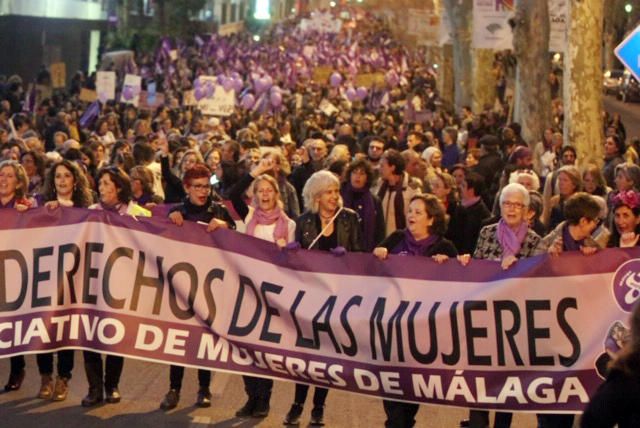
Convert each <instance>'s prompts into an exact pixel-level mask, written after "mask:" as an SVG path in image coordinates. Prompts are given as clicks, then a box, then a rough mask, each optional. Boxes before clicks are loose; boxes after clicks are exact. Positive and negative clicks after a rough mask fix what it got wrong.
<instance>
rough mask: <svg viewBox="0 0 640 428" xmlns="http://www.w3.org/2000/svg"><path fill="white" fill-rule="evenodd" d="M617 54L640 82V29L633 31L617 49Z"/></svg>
mask: <svg viewBox="0 0 640 428" xmlns="http://www.w3.org/2000/svg"><path fill="white" fill-rule="evenodd" d="M615 54H616V56H617V57H618V59H619V60H620V62H622V64H624V66H625V67H627V70H629V71H630V72H631V74H633V77H635V78H636V80H638V81H639V82H640V27H638V28H636V29H635V30H633V33H631V34H629V36H627V38H626V39H624V40H623V41H622V43H620V44H619V45H618V47H616V49H615Z"/></svg>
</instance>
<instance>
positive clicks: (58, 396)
mask: <svg viewBox="0 0 640 428" xmlns="http://www.w3.org/2000/svg"><path fill="white" fill-rule="evenodd" d="M67 394H69V378H67V377H61V376H58V377H57V378H56V384H55V386H54V387H53V401H64V400H66V399H67Z"/></svg>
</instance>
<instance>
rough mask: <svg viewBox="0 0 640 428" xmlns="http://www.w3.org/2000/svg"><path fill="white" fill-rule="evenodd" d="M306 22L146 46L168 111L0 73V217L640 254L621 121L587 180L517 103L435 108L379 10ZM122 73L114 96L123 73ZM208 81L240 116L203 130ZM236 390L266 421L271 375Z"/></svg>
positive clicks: (514, 255) (59, 396)
mask: <svg viewBox="0 0 640 428" xmlns="http://www.w3.org/2000/svg"><path fill="white" fill-rule="evenodd" d="M299 24H300V23H299V21H297V20H292V21H286V22H284V23H280V24H277V25H274V26H273V27H272V28H270V29H269V30H268V31H267V32H266V33H265V34H264V35H263V37H262V39H261V41H260V42H256V41H254V39H252V38H251V35H250V34H248V33H238V34H235V35H231V36H227V37H219V36H196V37H194V38H193V40H171V39H169V38H164V39H162V40H161V42H160V43H159V48H158V50H157V51H156V52H153V53H149V52H138V53H137V55H136V61H135V63H130V64H127V70H126V71H127V72H132V73H138V74H140V75H141V76H142V77H143V88H145V89H147V87H148V85H150V84H151V83H152V82H153V83H154V84H156V85H157V91H158V92H162V93H164V99H165V104H163V105H161V106H158V107H157V108H154V109H153V110H145V109H141V108H136V107H134V106H132V105H131V104H123V103H116V102H115V101H108V102H106V103H100V104H96V103H93V104H89V103H83V102H81V101H80V100H79V94H80V91H81V89H83V88H84V89H89V90H91V89H95V75H93V76H88V77H87V76H85V75H84V74H83V73H78V74H77V75H76V76H74V78H73V80H72V82H71V86H70V88H69V89H68V90H65V91H57V92H54V93H53V95H52V96H51V97H50V98H46V99H41V100H34V99H33V97H32V96H31V95H32V94H29V93H26V92H25V91H24V87H25V85H24V83H23V82H22V80H21V79H20V78H19V77H17V76H12V77H10V78H9V79H5V80H4V85H3V87H2V88H0V99H1V101H0V157H1V159H2V160H1V162H0V209H16V210H18V211H21V212H22V211H26V210H29V209H32V208H35V207H38V206H45V207H47V209H51V210H55V209H59V207H60V206H62V207H80V208H88V209H102V210H109V211H115V212H118V213H121V214H124V215H134V216H150V215H152V214H153V213H155V214H156V215H157V214H158V213H164V214H161V215H168V217H169V219H170V220H171V222H172V223H174V224H175V225H176V227H180V226H182V225H183V224H184V222H185V221H199V222H205V223H207V224H208V227H207V230H208V231H210V232H213V231H215V230H216V229H218V228H220V227H223V228H229V229H237V230H238V232H239V233H246V234H249V235H252V236H255V237H258V238H261V239H265V240H267V241H270V242H273V243H274V244H275V245H277V246H278V247H281V248H285V247H288V246H291V245H299V246H300V247H302V248H303V249H312V250H320V251H329V252H332V253H334V254H336V255H340V254H344V253H346V252H369V253H372V254H373V255H374V256H375V257H377V258H379V259H380V260H385V259H386V258H387V257H388V256H389V255H390V254H391V255H407V256H424V257H430V258H432V259H434V260H435V261H436V262H438V263H442V262H444V261H446V260H447V259H449V258H453V259H458V261H459V262H460V263H462V264H463V265H466V264H468V263H470V262H471V259H472V258H475V259H487V260H495V261H498V262H500V263H501V266H502V268H503V269H509V268H510V267H511V266H513V265H514V264H515V263H517V262H518V260H519V259H522V258H526V257H531V256H534V255H537V254H541V253H545V252H548V253H550V254H552V255H554V256H558V255H560V254H561V253H562V252H563V251H581V252H582V253H583V254H585V256H588V255H590V254H593V253H594V252H595V251H597V250H598V249H601V248H606V247H632V246H637V245H638V244H639V242H638V241H639V239H638V238H639V236H640V235H639V229H638V225H639V224H640V193H639V191H640V166H638V162H639V158H638V142H637V141H632V142H630V141H629V140H628V138H627V135H626V131H625V129H624V126H623V125H622V123H621V121H620V117H619V116H618V115H613V116H612V117H611V118H609V117H608V116H607V117H606V120H605V123H606V129H605V134H606V140H605V141H604V142H603V146H604V153H605V157H604V159H603V165H604V166H603V167H599V166H598V165H581V166H578V165H576V149H575V148H574V147H573V146H571V145H563V136H562V132H561V126H559V127H553V128H549V129H547V130H546V131H545V132H544V134H543V135H541V136H540V139H539V141H524V139H523V138H522V136H521V129H520V125H519V124H518V123H510V122H509V121H508V117H507V114H508V109H499V110H494V109H493V107H492V108H488V109H486V110H484V111H478V112H473V111H472V110H471V108H464V109H463V110H462V111H461V112H459V113H458V112H453V111H450V110H447V109H445V108H443V107H442V106H443V104H442V103H441V102H440V101H439V99H438V94H437V89H436V83H437V82H436V73H435V71H434V69H433V68H432V67H431V65H430V64H428V63H426V62H425V52H424V51H421V50H416V51H412V50H409V49H407V48H406V47H404V46H402V45H401V44H400V43H398V42H397V41H395V40H394V39H393V38H392V37H391V35H390V33H389V31H388V30H387V29H386V28H385V27H384V25H383V23H382V21H380V20H378V19H376V18H374V17H373V16H370V15H367V16H364V17H362V16H360V17H357V18H354V19H353V20H350V21H346V22H345V25H344V27H343V29H342V30H341V31H340V32H338V33H336V34H333V33H318V32H316V31H311V32H309V31H303V30H302V29H301V28H300V25H299ZM309 47H312V49H310V48H309ZM169 52H177V55H173V54H171V55H170V54H169ZM326 66H330V67H332V68H333V70H334V72H333V73H332V74H331V76H325V79H326V80H324V81H322V80H320V81H316V80H314V69H315V68H317V67H326ZM117 71H118V75H119V83H120V85H121V84H122V80H123V78H124V71H123V70H117ZM363 73H365V74H367V73H368V74H371V73H373V74H376V73H378V74H381V75H383V76H384V79H383V80H384V82H378V83H375V84H373V85H372V86H370V87H358V88H355V86H356V85H355V82H356V80H357V76H358V75H360V74H363ZM200 75H218V76H220V81H221V82H225V83H228V84H229V85H230V86H233V85H237V89H238V91H237V99H238V106H237V108H236V109H235V110H234V112H233V113H232V114H231V115H229V116H226V117H207V116H204V115H202V114H201V113H200V112H199V111H198V109H197V108H196V107H194V106H193V105H185V104H186V98H187V97H186V93H187V92H188V91H191V90H193V89H194V85H195V80H196V78H197V77H198V76H200ZM48 79H49V76H48V73H47V72H46V70H43V71H42V72H41V73H40V74H39V75H38V83H40V84H42V85H47V84H48V82H49V81H48ZM225 79H226V80H225ZM229 82H231V83H229ZM238 82H239V83H238ZM273 93H278V94H280V97H278V96H269V94H273ZM249 95H251V97H249ZM498 105H499V103H498ZM96 106H97V109H96ZM327 106H330V108H326V107H327ZM556 119H557V120H560V121H561V119H562V118H561V115H560V116H558V117H557V118H556ZM163 208H166V209H164V210H163ZM637 328H638V316H637V315H636V317H635V318H634V323H633V324H632V332H631V336H632V337H633V338H634V339H633V340H631V344H632V346H633V348H632V349H631V350H629V351H628V352H626V353H625V354H624V355H623V356H621V357H620V358H619V359H614V360H613V363H612V367H613V372H612V373H613V374H612V378H611V379H610V380H608V381H607V383H606V386H605V390H604V391H601V392H599V394H600V395H599V397H602V396H604V398H601V399H600V401H597V402H596V404H595V406H598V407H597V409H596V410H590V411H588V412H587V414H586V415H587V417H585V418H583V424H584V426H605V425H597V424H596V425H594V424H593V423H592V422H590V420H592V419H590V418H592V417H596V416H597V417H602V415H603V414H605V413H606V406H605V405H604V404H603V402H604V401H602V400H606V399H607V396H606V394H609V395H615V394H617V391H616V390H615V389H612V388H614V387H613V386H612V385H620V384H623V385H627V387H629V388H630V390H633V391H637V389H638V377H637V376H638V374H637V372H638V367H639V365H638V364H640V361H639V360H638V350H637V348H638V346H637V343H636V342H637V338H638V336H637V332H636V330H637ZM56 354H57V366H56V370H57V376H56V377H55V378H54V366H53V361H54V355H53V354H52V353H45V354H38V358H37V364H38V370H39V372H40V374H41V376H42V384H41V388H40V390H39V392H38V397H40V398H42V399H53V400H64V399H65V398H66V396H67V392H68V382H69V381H70V379H71V376H72V371H73V368H74V352H73V351H69V350H65V351H59V352H57V353H56ZM83 354H84V368H85V372H86V377H87V381H88V384H89V389H88V394H87V396H86V397H85V398H84V399H83V400H82V405H83V406H87V407H89V406H93V405H96V404H98V403H100V402H102V401H103V400H106V401H107V402H109V403H117V402H119V401H120V399H121V396H120V392H119V389H118V383H119V378H120V374H121V372H122V368H123V363H124V360H123V358H121V357H116V356H111V355H109V356H107V357H106V359H105V361H104V364H103V360H102V357H101V355H100V354H99V353H96V352H89V351H85V352H83ZM183 374H184V368H183V367H181V366H177V365H172V366H171V367H170V373H169V391H168V392H167V394H166V395H165V397H164V399H163V400H162V402H161V404H160V406H161V408H162V409H165V410H169V409H172V408H175V407H176V406H177V405H178V403H179V400H180V390H181V385H182V378H183ZM24 377H25V360H24V358H23V357H22V356H16V357H12V358H11V371H10V376H9V380H8V382H7V384H6V385H5V390H6V391H12V390H17V389H19V388H20V387H21V384H22V382H23V380H24ZM210 379H211V373H210V372H209V371H207V370H199V371H198V381H199V390H198V396H197V400H196V404H197V405H198V406H202V407H207V406H210V405H211V393H210V391H209V384H210ZM243 379H244V385H245V390H246V394H247V402H246V404H245V405H244V406H243V407H242V408H241V409H239V410H238V411H237V415H238V416H240V417H249V416H253V417H265V416H266V415H267V414H268V413H269V402H270V397H271V392H272V388H273V381H272V380H267V379H262V378H255V377H251V376H244V377H243ZM629 379H631V380H629ZM625 382H626V383H625ZM629 383H631V384H633V385H632V387H631V386H629V385H628V384H629ZM308 390H309V387H308V386H307V385H303V384H298V385H296V388H295V396H294V397H293V399H292V405H291V408H290V411H289V412H288V413H287V414H286V415H284V422H285V424H288V425H297V424H299V423H300V419H301V417H302V414H303V407H304V404H305V400H306V396H307V394H308ZM328 392H329V391H328V390H327V389H324V388H320V387H317V388H315V390H314V393H313V404H312V405H313V407H312V411H311V423H312V424H314V425H322V424H323V421H324V410H325V408H324V405H325V400H326V397H327V394H328ZM627 399H629V400H631V398H630V397H627ZM384 410H385V412H386V415H387V421H386V425H385V426H387V427H411V426H413V425H414V423H415V419H414V418H415V415H416V413H417V411H418V406H417V405H414V404H407V403H401V402H395V401H389V400H386V401H385V402H384ZM628 411H629V412H632V413H633V412H636V413H635V416H633V418H635V419H627V420H626V421H627V422H628V421H632V422H630V425H629V424H628V425H624V423H625V421H621V422H620V423H621V425H620V426H621V427H622V426H636V425H634V423H633V421H637V420H638V419H637V418H638V415H637V412H638V410H637V408H636V409H633V406H632V404H629V408H628ZM573 419H574V417H573V416H572V415H548V414H545V415H543V414H541V415H538V423H539V425H538V426H539V427H541V428H547V427H571V426H572V424H573ZM605 419H606V418H605ZM605 419H602V420H605ZM606 420H610V418H609V419H606ZM463 424H464V425H465V426H470V427H486V426H489V412H487V411H481V410H474V411H471V412H470V417H469V420H468V421H464V422H463ZM510 424H511V414H508V413H501V412H498V413H497V414H496V416H495V424H494V426H496V427H508V426H510ZM606 426H612V425H606Z"/></svg>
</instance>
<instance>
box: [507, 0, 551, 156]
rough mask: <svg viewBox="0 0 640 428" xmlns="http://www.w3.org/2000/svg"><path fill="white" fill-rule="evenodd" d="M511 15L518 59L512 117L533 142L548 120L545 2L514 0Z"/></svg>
mask: <svg viewBox="0 0 640 428" xmlns="http://www.w3.org/2000/svg"><path fill="white" fill-rule="evenodd" d="M514 19H515V28H514V30H513V50H514V54H515V56H516V59H517V60H518V66H517V69H516V91H515V92H516V93H515V105H514V120H515V121H516V122H518V123H520V125H522V138H524V140H525V141H526V142H527V143H528V144H529V145H530V146H533V145H534V144H535V143H537V142H538V141H540V139H541V138H542V135H543V134H544V130H545V128H546V127H548V126H549V124H550V123H551V90H550V87H549V83H548V82H549V73H550V71H551V66H550V58H549V27H550V24H549V7H548V3H547V2H546V1H540V0H518V2H517V3H516V15H515V18H514Z"/></svg>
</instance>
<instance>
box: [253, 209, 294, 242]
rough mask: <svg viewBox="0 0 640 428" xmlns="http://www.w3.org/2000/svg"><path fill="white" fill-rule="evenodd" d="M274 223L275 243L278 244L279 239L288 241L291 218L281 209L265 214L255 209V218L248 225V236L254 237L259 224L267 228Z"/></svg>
mask: <svg viewBox="0 0 640 428" xmlns="http://www.w3.org/2000/svg"><path fill="white" fill-rule="evenodd" d="M273 223H275V224H276V227H275V229H274V230H273V242H276V241H277V240H278V239H284V240H285V241H287V239H288V237H289V235H288V229H289V217H287V215H286V214H285V213H284V211H283V210H282V208H280V207H276V208H275V209H274V210H273V211H271V212H265V211H264V210H261V209H259V208H256V209H254V210H253V216H252V217H251V220H249V224H247V235H251V236H254V233H255V230H256V226H257V225H259V224H262V225H265V226H267V225H271V224H273Z"/></svg>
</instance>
